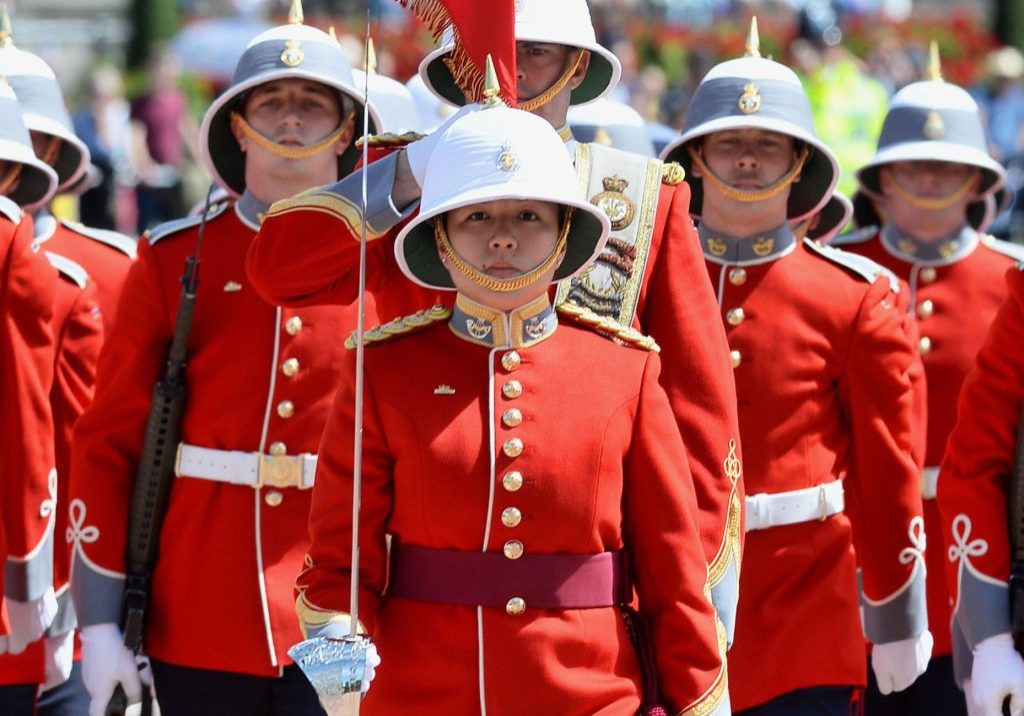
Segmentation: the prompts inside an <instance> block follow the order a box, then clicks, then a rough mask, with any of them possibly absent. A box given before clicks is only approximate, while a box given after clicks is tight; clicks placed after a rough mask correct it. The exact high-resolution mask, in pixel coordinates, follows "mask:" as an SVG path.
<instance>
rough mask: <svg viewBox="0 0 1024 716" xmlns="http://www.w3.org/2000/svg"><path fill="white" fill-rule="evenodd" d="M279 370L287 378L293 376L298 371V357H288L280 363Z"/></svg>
mask: <svg viewBox="0 0 1024 716" xmlns="http://www.w3.org/2000/svg"><path fill="white" fill-rule="evenodd" d="M281 372H282V373H284V374H285V375H286V376H288V377H289V378H293V377H295V374H296V373H298V372H299V359H298V358H289V359H288V360H286V361H285V362H284V363H282V364H281Z"/></svg>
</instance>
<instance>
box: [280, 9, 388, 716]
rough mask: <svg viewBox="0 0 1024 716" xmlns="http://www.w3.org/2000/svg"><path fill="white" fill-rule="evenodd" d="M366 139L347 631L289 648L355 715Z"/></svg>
mask: <svg viewBox="0 0 1024 716" xmlns="http://www.w3.org/2000/svg"><path fill="white" fill-rule="evenodd" d="M363 48H364V49H363V53H364V61H363V67H364V68H366V69H365V71H364V72H363V134H364V135H369V133H370V82H369V76H370V8H369V6H367V8H366V41H365V43H364V44H363ZM369 148H370V143H369V142H367V141H364V142H363V176H362V196H361V197H360V206H359V213H360V216H361V217H362V226H361V228H360V243H359V298H358V302H357V304H356V312H357V319H356V385H355V430H354V433H355V435H354V438H355V443H354V445H355V450H354V454H353V463H352V562H351V578H350V584H351V587H350V591H349V615H350V618H351V622H350V624H349V633H348V635H347V636H345V637H343V638H340V639H339V638H332V637H314V638H313V639H307V640H306V641H303V642H300V643H299V644H296V645H295V646H293V647H292V648H291V649H289V650H288V655H289V656H290V657H292V659H293V660H294V661H295V663H296V664H297V665H298V667H299V668H300V669H301V670H302V673H304V674H305V675H306V678H307V679H309V683H310V684H312V686H313V688H314V689H315V690H316V693H317V697H318V698H319V699H320V704H321V705H322V706H323V707H324V710H325V711H326V712H327V714H328V716H358V715H359V704H360V701H361V699H362V681H363V674H364V672H365V670H366V650H367V648H368V647H369V645H370V640H369V639H368V638H367V637H365V636H362V635H360V634H359V632H358V629H359V503H360V500H361V499H362V483H363V480H362V476H363V364H364V360H365V358H364V349H365V345H366V342H365V340H364V338H363V334H364V333H365V331H366V204H367V201H368V200H367V186H366V167H367V166H368V164H369Z"/></svg>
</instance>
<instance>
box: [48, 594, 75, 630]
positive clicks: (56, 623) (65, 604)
mask: <svg viewBox="0 0 1024 716" xmlns="http://www.w3.org/2000/svg"><path fill="white" fill-rule="evenodd" d="M77 624H78V621H77V619H76V618H75V605H74V603H73V602H72V601H71V589H70V588H68V589H65V590H64V591H62V592H61V593H60V594H58V595H57V616H55V617H54V618H53V623H52V624H50V628H49V629H47V630H46V636H60V635H61V634H67V633H68V632H69V631H74V629H75V626H77Z"/></svg>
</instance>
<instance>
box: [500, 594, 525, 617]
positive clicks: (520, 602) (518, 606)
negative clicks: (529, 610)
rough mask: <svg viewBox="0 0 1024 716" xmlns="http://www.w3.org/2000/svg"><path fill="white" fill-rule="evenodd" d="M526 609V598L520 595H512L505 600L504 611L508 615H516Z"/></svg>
mask: <svg viewBox="0 0 1024 716" xmlns="http://www.w3.org/2000/svg"><path fill="white" fill-rule="evenodd" d="M525 611H526V600H525V599H523V598H522V597H512V598H511V599H509V600H508V601H507V602H505V613H506V614H508V615H509V616H510V617H517V616H519V615H520V614H522V613H523V612H525Z"/></svg>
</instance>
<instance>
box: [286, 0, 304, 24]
mask: <svg viewBox="0 0 1024 716" xmlns="http://www.w3.org/2000/svg"><path fill="white" fill-rule="evenodd" d="M304 19H305V17H304V16H303V14H302V0H292V5H291V7H290V8H288V24H289V25H301V24H302V21H303V20H304Z"/></svg>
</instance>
